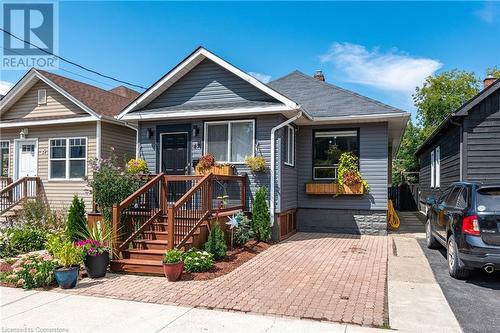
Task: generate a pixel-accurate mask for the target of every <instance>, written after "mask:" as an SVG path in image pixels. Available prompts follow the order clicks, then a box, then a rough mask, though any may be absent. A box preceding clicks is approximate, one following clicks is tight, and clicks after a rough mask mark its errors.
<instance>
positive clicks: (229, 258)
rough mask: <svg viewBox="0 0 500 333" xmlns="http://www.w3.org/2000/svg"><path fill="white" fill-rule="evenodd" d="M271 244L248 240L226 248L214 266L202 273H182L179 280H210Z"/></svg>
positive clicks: (237, 265) (229, 270) (230, 269)
mask: <svg viewBox="0 0 500 333" xmlns="http://www.w3.org/2000/svg"><path fill="white" fill-rule="evenodd" d="M270 246H271V244H267V243H263V242H257V241H249V242H247V243H246V244H245V245H244V246H241V247H235V248H234V249H232V250H228V251H227V253H226V258H224V259H223V260H222V261H217V262H216V263H215V264H214V267H212V269H210V270H209V271H207V272H202V273H188V272H184V273H182V276H181V278H180V281H193V280H194V281H201V280H211V279H215V278H216V277H219V276H222V275H225V274H227V273H229V272H231V271H233V270H235V269H236V268H238V267H239V266H241V265H242V264H244V263H245V262H247V261H249V260H250V259H252V258H253V257H255V256H256V255H258V254H259V253H261V252H263V251H265V250H267V249H268V248H269V247H270Z"/></svg>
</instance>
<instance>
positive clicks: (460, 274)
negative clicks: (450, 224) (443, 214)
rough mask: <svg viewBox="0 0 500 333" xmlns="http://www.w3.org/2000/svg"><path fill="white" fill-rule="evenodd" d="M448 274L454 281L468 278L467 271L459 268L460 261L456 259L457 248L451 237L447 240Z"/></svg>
mask: <svg viewBox="0 0 500 333" xmlns="http://www.w3.org/2000/svg"><path fill="white" fill-rule="evenodd" d="M447 257H448V272H449V273H450V276H451V277H453V278H455V279H465V278H467V277H468V276H469V271H468V270H466V269H465V268H464V267H461V266H460V259H459V258H458V247H457V243H456V242H455V237H454V236H453V235H451V236H450V238H448V249H447Z"/></svg>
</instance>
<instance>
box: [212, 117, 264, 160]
mask: <svg viewBox="0 0 500 333" xmlns="http://www.w3.org/2000/svg"><path fill="white" fill-rule="evenodd" d="M233 123H252V129H253V130H252V132H253V133H252V155H251V157H253V156H255V119H242V120H222V121H206V122H205V124H204V125H203V154H204V155H205V154H207V153H208V152H207V147H208V126H209V125H223V124H227V126H228V129H227V157H228V159H229V161H217V162H218V163H231V164H245V161H240V162H236V161H231V160H230V159H231V127H232V126H231V124H233Z"/></svg>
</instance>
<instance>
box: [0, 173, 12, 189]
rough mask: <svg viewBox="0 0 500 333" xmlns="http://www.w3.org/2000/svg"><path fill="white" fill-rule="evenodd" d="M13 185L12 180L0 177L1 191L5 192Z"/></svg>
mask: <svg viewBox="0 0 500 333" xmlns="http://www.w3.org/2000/svg"><path fill="white" fill-rule="evenodd" d="M11 183H12V178H10V177H5V176H1V177H0V190H3V189H4V188H6V187H7V186H9V185H10V184H11Z"/></svg>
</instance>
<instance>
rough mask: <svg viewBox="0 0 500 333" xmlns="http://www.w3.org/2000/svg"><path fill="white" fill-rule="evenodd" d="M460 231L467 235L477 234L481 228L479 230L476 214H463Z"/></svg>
mask: <svg viewBox="0 0 500 333" xmlns="http://www.w3.org/2000/svg"><path fill="white" fill-rule="evenodd" d="M462 232H463V233H464V234H468V235H474V236H479V235H480V234H481V230H479V221H478V219H477V215H472V216H465V217H464V219H463V221H462Z"/></svg>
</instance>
